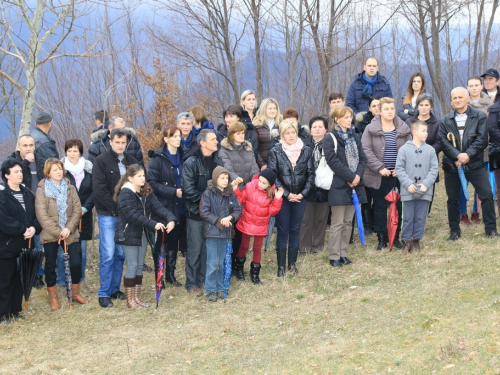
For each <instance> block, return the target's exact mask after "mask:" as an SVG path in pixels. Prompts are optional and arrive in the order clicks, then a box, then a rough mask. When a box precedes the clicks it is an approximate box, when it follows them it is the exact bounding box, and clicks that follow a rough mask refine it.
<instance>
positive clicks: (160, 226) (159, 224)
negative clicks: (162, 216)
mask: <svg viewBox="0 0 500 375" xmlns="http://www.w3.org/2000/svg"><path fill="white" fill-rule="evenodd" d="M165 228H166V226H165V225H163V224H162V223H156V225H155V229H156V230H161V231H164V230H165ZM167 233H168V232H167Z"/></svg>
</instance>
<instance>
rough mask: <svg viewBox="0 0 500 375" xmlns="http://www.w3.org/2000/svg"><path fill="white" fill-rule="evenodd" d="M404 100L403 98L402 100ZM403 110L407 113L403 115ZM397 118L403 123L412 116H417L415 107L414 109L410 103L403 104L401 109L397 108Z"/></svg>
mask: <svg viewBox="0 0 500 375" xmlns="http://www.w3.org/2000/svg"><path fill="white" fill-rule="evenodd" d="M403 99H404V98H403ZM405 109H407V110H408V113H405ZM397 114H398V117H399V118H400V119H401V120H403V121H406V120H408V119H409V118H412V117H414V116H418V108H417V107H414V106H413V105H412V104H411V103H409V104H403V105H402V106H401V108H399V110H398V113H397Z"/></svg>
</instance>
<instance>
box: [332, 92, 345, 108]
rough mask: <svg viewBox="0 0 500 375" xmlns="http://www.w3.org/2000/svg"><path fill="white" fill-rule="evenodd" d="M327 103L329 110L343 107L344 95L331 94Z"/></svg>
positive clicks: (339, 93)
mask: <svg viewBox="0 0 500 375" xmlns="http://www.w3.org/2000/svg"><path fill="white" fill-rule="evenodd" d="M328 103H329V105H330V110H332V109H335V108H340V107H344V106H345V101H344V95H343V94H342V93H341V92H334V93H331V94H330V96H329V97H328ZM330 110H329V111H330Z"/></svg>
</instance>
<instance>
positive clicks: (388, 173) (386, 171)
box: [378, 168, 391, 177]
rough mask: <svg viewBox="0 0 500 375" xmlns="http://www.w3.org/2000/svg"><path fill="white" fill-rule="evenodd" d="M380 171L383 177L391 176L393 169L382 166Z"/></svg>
mask: <svg viewBox="0 0 500 375" xmlns="http://www.w3.org/2000/svg"><path fill="white" fill-rule="evenodd" d="M378 173H380V175H381V176H383V177H389V176H390V175H391V171H390V170H388V169H387V168H382V169H381V170H380V171H378Z"/></svg>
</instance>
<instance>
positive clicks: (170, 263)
mask: <svg viewBox="0 0 500 375" xmlns="http://www.w3.org/2000/svg"><path fill="white" fill-rule="evenodd" d="M176 263H177V250H167V267H166V272H165V280H166V281H167V283H170V284H172V285H173V286H177V287H180V286H182V284H181V283H180V282H178V281H177V279H176V278H175V275H174V272H175V265H176Z"/></svg>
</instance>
